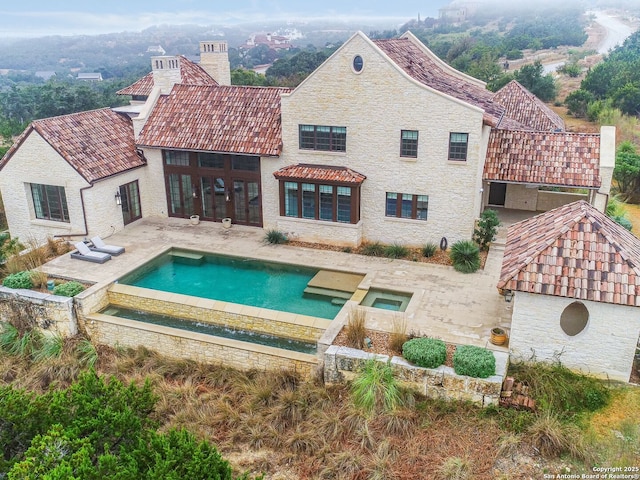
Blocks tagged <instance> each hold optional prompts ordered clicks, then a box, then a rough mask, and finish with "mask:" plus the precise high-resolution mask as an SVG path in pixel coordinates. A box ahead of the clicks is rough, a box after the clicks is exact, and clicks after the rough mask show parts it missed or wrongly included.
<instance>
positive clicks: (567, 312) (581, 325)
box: [560, 302, 589, 337]
mask: <svg viewBox="0 0 640 480" xmlns="http://www.w3.org/2000/svg"><path fill="white" fill-rule="evenodd" d="M588 322H589V310H587V307H585V306H584V304H583V303H580V302H573V303H572V304H571V305H568V306H567V308H565V309H564V311H563V312H562V315H561V316H560V327H561V328H562V331H563V332H564V333H566V334H567V335H569V336H570V337H573V336H574V335H577V334H579V333H580V332H582V331H583V330H584V329H585V328H586V326H587V323H588Z"/></svg>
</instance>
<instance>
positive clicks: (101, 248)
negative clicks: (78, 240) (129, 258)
mask: <svg viewBox="0 0 640 480" xmlns="http://www.w3.org/2000/svg"><path fill="white" fill-rule="evenodd" d="M91 243H93V247H90V248H91V250H92V251H94V252H102V253H108V254H109V255H120V254H121V253H124V247H116V246H115V245H107V244H106V243H104V241H103V240H102V239H101V238H100V237H93V238H92V239H91Z"/></svg>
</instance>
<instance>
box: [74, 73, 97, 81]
mask: <svg viewBox="0 0 640 480" xmlns="http://www.w3.org/2000/svg"><path fill="white" fill-rule="evenodd" d="M78 80H84V81H87V82H101V81H102V74H101V73H100V72H88V73H78Z"/></svg>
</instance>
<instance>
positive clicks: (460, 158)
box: [448, 132, 469, 162]
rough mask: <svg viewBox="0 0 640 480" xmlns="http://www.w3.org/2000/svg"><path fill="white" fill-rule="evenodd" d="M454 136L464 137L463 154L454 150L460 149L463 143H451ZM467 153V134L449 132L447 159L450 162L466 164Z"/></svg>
mask: <svg viewBox="0 0 640 480" xmlns="http://www.w3.org/2000/svg"><path fill="white" fill-rule="evenodd" d="M454 135H465V137H466V140H465V142H464V153H463V152H462V151H461V150H460V151H457V150H456V149H462V146H461V145H462V143H463V142H454V141H453V136H454ZM468 153H469V134H468V133H465V132H449V154H448V159H449V160H450V161H452V162H466V161H467V156H468Z"/></svg>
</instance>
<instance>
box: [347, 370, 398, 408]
mask: <svg viewBox="0 0 640 480" xmlns="http://www.w3.org/2000/svg"><path fill="white" fill-rule="evenodd" d="M351 395H352V399H353V403H354V405H355V406H356V407H357V408H358V409H360V410H362V411H363V412H364V413H365V414H366V415H368V416H370V415H372V414H374V413H375V412H376V411H393V410H395V409H396V408H397V407H399V406H400V405H401V404H402V394H401V391H400V388H399V387H398V383H397V382H396V379H395V377H394V376H393V370H392V368H391V365H390V364H389V363H384V362H379V361H377V360H375V359H370V360H367V361H366V362H365V364H364V365H363V367H362V370H361V371H360V373H359V374H358V376H357V377H356V378H355V379H354V380H353V383H352V384H351Z"/></svg>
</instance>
